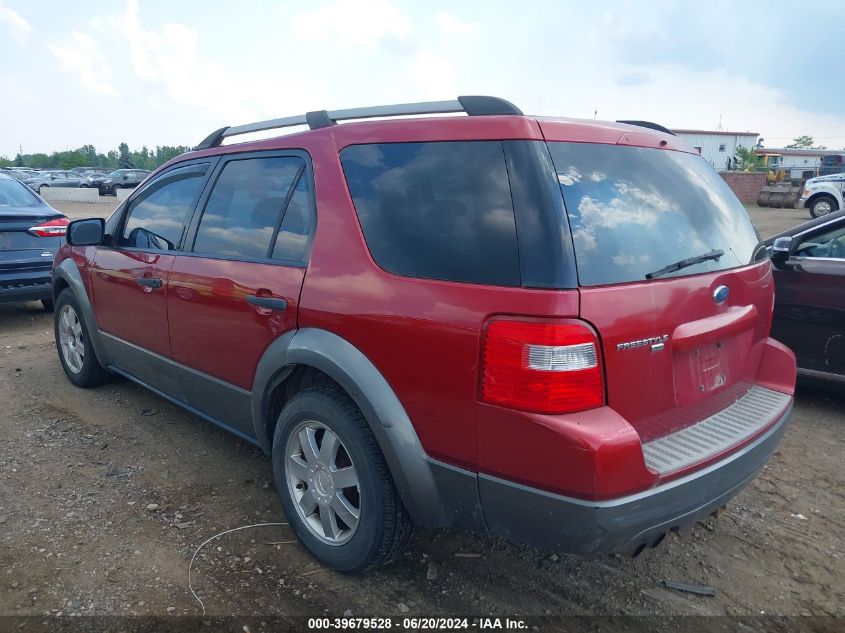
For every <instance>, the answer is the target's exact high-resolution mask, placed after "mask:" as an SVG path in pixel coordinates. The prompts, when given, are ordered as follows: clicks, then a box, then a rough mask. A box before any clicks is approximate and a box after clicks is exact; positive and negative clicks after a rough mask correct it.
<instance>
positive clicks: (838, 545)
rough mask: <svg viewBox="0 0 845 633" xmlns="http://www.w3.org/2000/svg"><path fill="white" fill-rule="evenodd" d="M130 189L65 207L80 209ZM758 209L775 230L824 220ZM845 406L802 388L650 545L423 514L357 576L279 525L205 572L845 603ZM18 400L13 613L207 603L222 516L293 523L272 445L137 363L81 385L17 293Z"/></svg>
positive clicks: (503, 597)
mask: <svg viewBox="0 0 845 633" xmlns="http://www.w3.org/2000/svg"><path fill="white" fill-rule="evenodd" d="M115 205H116V202H115V201H114V200H111V201H109V202H106V203H102V204H85V203H76V204H61V203H57V204H56V206H57V207H59V208H61V209H62V210H64V211H65V212H67V213H69V214H70V215H71V216H72V217H85V216H91V215H106V214H107V213H108V212H110V210H111V209H112V208H113V207H114V206H115ZM751 213H752V216H753V217H754V220H755V222H756V223H757V224H758V226H759V227H760V228H761V232H762V233H764V234H766V235H768V234H771V233H774V232H777V231H779V230H783V229H784V228H787V227H789V226H791V225H794V224H797V223H799V222H802V221H804V220H806V219H809V215H808V213H807V212H806V210H778V211H775V210H761V209H751ZM843 405H845V399H843V396H842V395H837V394H834V393H829V392H825V391H817V390H813V389H810V388H807V387H801V388H800V389H799V391H798V394H797V399H796V405H795V410H794V415H793V417H792V421H791V423H790V426H789V428H788V430H787V432H786V435H785V437H784V440H783V443H782V445H781V447H780V449H779V450H778V451H777V453H776V454H775V456H774V458H773V459H772V461H771V462H770V464H769V465H768V466H767V467H766V468H765V470H764V471H763V472H762V473H761V475H760V476H759V477H758V478H757V479H756V481H755V482H754V483H753V484H752V485H751V486H750V487H749V488H748V489H746V490H745V491H744V492H743V493H741V494H740V495H739V496H738V497H737V498H736V499H735V500H734V501H733V502H731V503H730V504H729V506H728V507H727V509H726V510H725V511H724V512H722V513H721V514H720V515H719V516H718V517H717V518H713V519H709V520H708V521H706V522H702V523H701V524H698V525H696V526H694V527H692V528H690V529H689V530H687V531H686V532H682V533H681V534H680V535H670V537H669V538H667V539H666V542H664V544H663V545H662V546H661V547H659V548H658V549H655V550H650V551H646V552H645V553H644V554H643V555H642V556H640V557H639V558H637V559H629V558H622V557H617V556H596V557H589V558H579V557H574V556H568V555H564V554H561V553H554V552H548V551H540V550H536V549H532V548H529V547H524V546H517V545H513V544H510V543H507V542H505V541H501V540H495V539H491V538H483V537H479V536H476V535H472V534H469V533H464V532H460V531H446V532H431V531H418V532H417V533H416V535H415V537H414V540H413V542H412V545H411V547H410V548H409V549H408V551H407V553H405V555H404V556H402V558H401V559H400V560H399V561H398V562H396V563H394V564H392V565H390V566H388V567H384V568H381V569H378V570H376V571H373V572H371V573H369V574H367V575H364V576H360V577H348V576H344V575H341V574H337V573H334V572H331V571H327V570H325V569H323V568H321V567H320V566H319V565H318V564H316V563H315V561H314V560H313V559H312V558H311V557H310V556H309V555H308V554H307V553H306V552H305V550H304V549H303V548H302V547H301V546H300V545H299V544H298V543H296V542H295V538H294V536H293V535H292V533H291V531H290V530H289V529H288V528H286V527H284V526H271V527H260V528H255V529H248V530H241V531H239V532H235V533H233V534H229V535H226V536H223V537H221V538H220V539H217V540H215V541H213V542H212V543H210V544H209V545H208V546H206V547H205V549H203V551H202V552H201V553H200V555H199V556H198V557H197V559H196V562H195V566H194V572H193V583H194V588H195V589H196V591H197V592H198V594H199V595H200V597H201V598H202V600H203V601H204V603H205V608H206V610H207V612H208V613H209V614H219V615H222V614H240V615H259V616H272V615H295V614H305V615H321V614H331V615H337V616H340V615H342V614H344V613H346V614H349V613H351V614H353V615H355V616H372V615H394V616H399V615H403V614H407V615H418V616H419V615H449V614H454V615H469V614H475V615H479V616H483V615H488V614H494V615H498V616H504V615H509V614H519V615H521V616H530V615H543V614H546V615H548V614H552V615H557V614H567V615H594V614H607V615H618V614H649V615H654V614H657V615H660V614H728V615H731V616H757V615H760V614H784V615H818V616H829V615H836V616H843V615H845V561H843V555H845V548H843V538H842V537H843V534H845V475H843V468H842V456H843V455H844V454H845V440H844V439H843V436H845V415H843ZM0 407H2V411H0V436H2V438H3V439H2V441H0V615H26V614H31V615H47V616H53V615H59V614H122V615H133V614H136V615H160V616H166V615H182V614H190V615H196V614H200V613H202V609H201V608H200V605H199V604H198V603H197V601H196V600H195V599H194V598H193V597H192V595H191V593H190V591H189V590H188V584H187V572H188V562H189V560H190V559H191V556H192V554H193V553H194V550H195V549H196V548H197V547H198V546H199V545H200V544H201V543H202V542H203V541H205V540H206V539H208V538H209V537H211V536H213V535H214V534H216V533H218V532H220V531H222V530H226V529H229V528H234V527H238V526H242V525H248V524H254V523H262V522H279V521H284V520H285V519H284V516H283V515H282V513H281V510H280V505H279V503H278V500H277V498H276V494H275V491H274V489H273V484H272V473H271V469H270V464H269V461H268V460H267V459H266V458H265V457H264V456H263V455H262V454H261V453H260V452H259V451H258V450H256V449H254V448H253V447H251V446H250V445H248V444H246V443H244V442H242V441H240V440H238V439H236V438H234V437H232V436H230V435H227V434H226V433H225V432H223V431H221V430H218V429H217V428H215V427H213V426H211V425H209V424H207V423H205V422H203V421H201V420H199V419H198V418H196V417H194V416H192V415H190V414H189V413H186V412H185V411H183V410H181V409H180V408H178V407H176V406H174V405H172V404H169V403H168V402H166V401H164V400H162V399H161V398H159V397H157V396H156V395H154V394H152V393H150V392H148V391H146V390H144V389H143V388H141V387H138V386H136V385H134V384H133V383H131V382H129V381H127V380H121V379H115V380H114V381H113V382H111V383H110V384H107V385H105V386H102V387H100V388H97V389H93V390H81V389H76V388H74V387H73V386H71V384H70V383H69V382H68V381H67V380H66V379H65V377H64V375H63V374H62V370H61V368H60V365H59V363H58V360H57V358H56V351H55V347H54V343H53V335H52V322H51V316H50V315H48V314H46V313H44V312H43V311H42V310H41V307H40V305H39V304H36V303H31V304H25V305H18V306H0ZM666 579H674V580H681V581H686V582H691V583H700V584H704V585H709V586H712V587H714V588H715V590H716V595H715V596H714V597H702V596H696V595H691V594H686V593H680V592H677V591H672V590H669V589H666V588H665V587H663V586H662V583H661V581H663V580H666Z"/></svg>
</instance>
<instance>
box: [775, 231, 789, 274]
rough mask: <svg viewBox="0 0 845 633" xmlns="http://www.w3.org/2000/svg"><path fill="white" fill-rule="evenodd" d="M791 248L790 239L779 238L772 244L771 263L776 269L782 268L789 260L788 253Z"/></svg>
mask: <svg viewBox="0 0 845 633" xmlns="http://www.w3.org/2000/svg"><path fill="white" fill-rule="evenodd" d="M791 248H792V238H791V237H779V238H777V239H776V240H775V242H774V244H772V263H773V264H774V265H775V266H777V267H778V268H781V267H783V265H784V264H785V263H786V260H788V259H789V251H790V249H791Z"/></svg>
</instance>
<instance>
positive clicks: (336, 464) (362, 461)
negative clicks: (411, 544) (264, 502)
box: [273, 387, 413, 573]
mask: <svg viewBox="0 0 845 633" xmlns="http://www.w3.org/2000/svg"><path fill="white" fill-rule="evenodd" d="M273 474H274V476H275V481H276V489H277V490H278V493H279V497H280V498H281V502H282V506H283V507H284V511H285V515H286V516H287V517H288V521H289V522H290V526H291V528H292V529H293V531H294V532H295V533H296V535H297V536H298V537H299V539H300V540H301V541H302V543H303V544H304V545H305V547H306V548H308V550H309V551H310V552H311V553H312V554H313V555H314V556H315V557H316V558H317V559H318V560H319V561H320V562H321V563H323V564H324V565H326V566H328V567H330V568H332V569H335V570H337V571H341V572H347V573H357V572H362V571H364V570H365V569H367V568H369V567H373V566H376V565H381V564H384V563H387V562H390V561H391V560H393V559H394V558H395V557H396V556H398V555H399V554H400V553H401V552H402V550H403V549H404V547H405V546H406V545H407V543H408V541H409V540H410V537H411V532H412V530H413V524H412V522H411V519H410V517H409V516H408V514H407V512H406V510H405V507H404V506H403V505H402V501H401V500H400V498H399V493H398V492H397V490H396V487H395V485H394V484H393V479H392V478H391V475H390V471H389V470H388V468H387V463H386V462H385V459H384V455H382V453H381V450H380V449H379V446H378V443H377V442H376V439H375V437H374V436H373V433H372V431H371V430H370V427H369V425H368V424H367V421H366V420H365V419H364V416H363V415H362V414H361V411H360V410H359V409H358V407H356V406H355V404H354V403H353V402H352V401H351V400H350V399H349V398H348V397H347V396H346V395H345V394H344V393H342V392H340V391H339V390H337V389H334V388H331V387H315V388H310V389H306V390H304V391H301V392H300V393H298V394H296V395H295V396H294V397H293V398H291V400H290V401H289V402H288V403H287V404H286V405H285V407H284V409H283V410H282V413H281V415H280V416H279V421H278V424H277V425H276V431H275V434H274V437H273Z"/></svg>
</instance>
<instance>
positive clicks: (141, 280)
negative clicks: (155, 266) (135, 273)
mask: <svg viewBox="0 0 845 633" xmlns="http://www.w3.org/2000/svg"><path fill="white" fill-rule="evenodd" d="M135 283H136V284H138V285H139V286H144V287H145V288H161V279H159V278H158V277H135Z"/></svg>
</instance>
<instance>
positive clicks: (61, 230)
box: [27, 218, 70, 237]
mask: <svg viewBox="0 0 845 633" xmlns="http://www.w3.org/2000/svg"><path fill="white" fill-rule="evenodd" d="M68 224H70V220H68V219H67V218H56V219H55V220H48V221H47V222H42V223H41V224H38V225H36V226H33V227H30V228H29V229H27V231H29V232H30V233H32V234H33V235H37V236H38V237H64V236H65V235H66V234H67V225H68Z"/></svg>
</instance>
